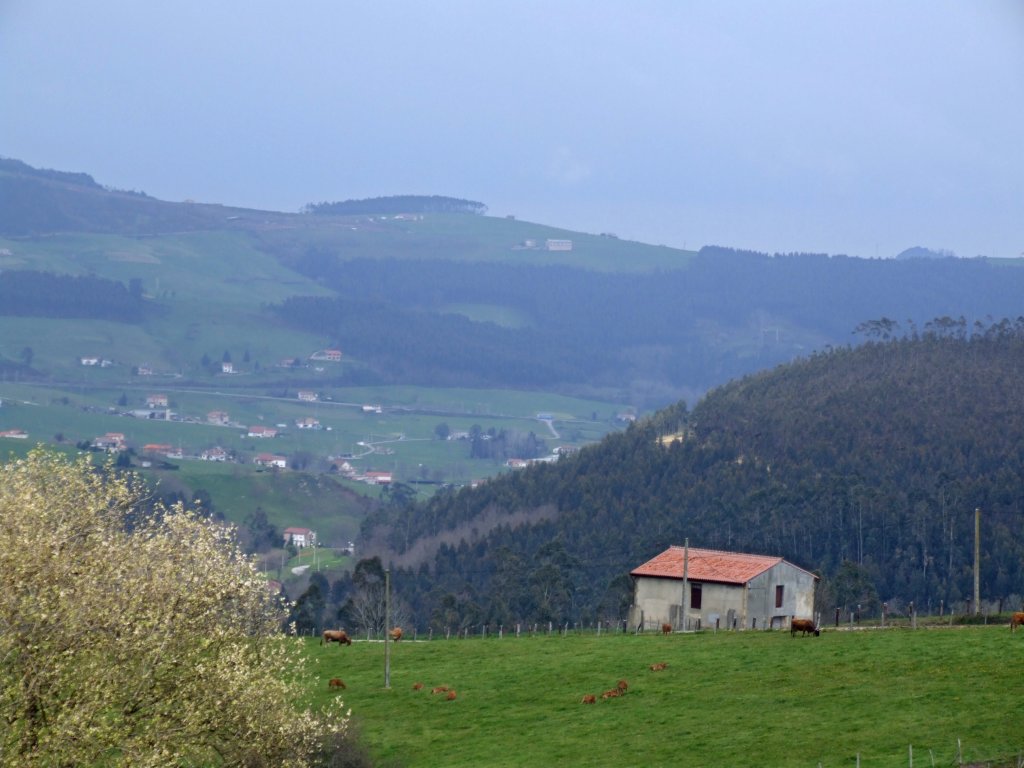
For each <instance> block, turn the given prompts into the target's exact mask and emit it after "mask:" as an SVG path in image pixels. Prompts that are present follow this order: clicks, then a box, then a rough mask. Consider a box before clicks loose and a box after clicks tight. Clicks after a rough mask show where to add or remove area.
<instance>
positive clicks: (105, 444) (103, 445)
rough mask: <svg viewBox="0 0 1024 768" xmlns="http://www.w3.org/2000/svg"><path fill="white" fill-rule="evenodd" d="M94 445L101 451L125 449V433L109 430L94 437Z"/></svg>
mask: <svg viewBox="0 0 1024 768" xmlns="http://www.w3.org/2000/svg"><path fill="white" fill-rule="evenodd" d="M92 447H93V448H96V449H97V450H100V451H109V452H115V451H123V450H124V449H125V447H126V446H125V444H124V434H123V433H121V432H107V433H106V434H105V435H100V436H99V437H96V438H93V441H92Z"/></svg>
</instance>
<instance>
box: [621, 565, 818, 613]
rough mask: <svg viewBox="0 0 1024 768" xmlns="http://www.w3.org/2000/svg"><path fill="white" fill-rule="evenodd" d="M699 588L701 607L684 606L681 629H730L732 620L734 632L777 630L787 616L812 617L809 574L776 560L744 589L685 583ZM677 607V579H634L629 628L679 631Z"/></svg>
mask: <svg viewBox="0 0 1024 768" xmlns="http://www.w3.org/2000/svg"><path fill="white" fill-rule="evenodd" d="M698 583H699V584H700V585H701V607H700V608H699V609H696V608H693V607H692V606H690V610H689V613H688V616H689V622H688V626H687V628H689V629H694V628H696V622H697V620H698V619H699V620H700V626H701V627H702V628H705V629H707V628H711V627H714V626H715V620H716V619H717V620H718V622H719V626H720V627H721V628H722V629H730V628H732V626H731V625H730V623H729V618H730V617H734V618H735V620H736V622H735V626H736V628H737V629H751V628H756V629H767V628H769V627H775V628H777V629H783V628H785V627H788V626H789V620H790V619H791V618H792V617H796V618H801V619H810V618H814V587H815V579H814V576H813V575H812V574H810V573H808V572H806V571H804V570H802V569H800V568H797V567H796V566H794V565H791V564H790V563H787V562H781V563H779V564H778V565H776V566H773V567H772V568H770V569H769V570H767V571H765V572H764V573H762V574H761V575H759V576H757V577H755V578H754V579H752V580H751V581H750V582H749V583H748V584H746V585H742V586H741V585H736V584H719V583H715V582H698V581H694V580H690V581H689V582H688V584H698ZM777 586H782V588H783V596H782V605H781V606H778V607H776V605H775V602H776V591H775V588H776V587H777ZM682 604H683V580H682V579H667V578H653V577H646V576H640V577H636V578H635V579H634V589H633V607H632V609H631V611H630V619H629V621H630V626H631V627H634V628H635V627H636V626H637V625H639V623H640V621H641V617H642V621H643V624H644V626H643V628H644V629H646V630H652V629H653V630H657V629H659V628H660V627H661V625H662V624H672V625H673V626H674V628H676V629H682V624H681V622H680V621H679V617H680V613H681V606H682Z"/></svg>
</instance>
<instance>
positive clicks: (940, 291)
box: [276, 247, 1024, 408]
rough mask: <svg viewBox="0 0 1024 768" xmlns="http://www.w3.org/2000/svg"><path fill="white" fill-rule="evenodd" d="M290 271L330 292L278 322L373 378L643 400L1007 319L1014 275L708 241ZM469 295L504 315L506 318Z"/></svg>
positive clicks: (304, 257) (311, 253) (988, 266)
mask: <svg viewBox="0 0 1024 768" xmlns="http://www.w3.org/2000/svg"><path fill="white" fill-rule="evenodd" d="M289 264H290V266H291V267H292V268H294V269H296V270H297V271H298V272H300V273H302V274H303V275H305V276H306V277H309V278H311V279H314V280H316V281H318V282H320V283H321V284H323V285H325V286H327V287H330V288H331V289H333V290H334V291H336V292H337V294H338V297H337V298H336V299H323V298H311V299H307V298H305V297H299V296H297V297H294V298H293V299H290V300H289V301H288V302H286V303H284V304H283V305H280V306H279V307H277V308H276V310H277V314H278V316H279V317H280V318H281V319H282V320H283V321H284V322H286V323H290V324H293V325H294V327H296V328H299V329H303V330H306V331H321V332H323V331H326V332H328V333H329V334H330V335H331V336H332V338H333V339H334V342H335V343H336V344H337V345H338V346H340V347H341V348H343V349H345V350H347V351H349V352H350V353H351V354H352V355H353V356H355V357H357V358H359V359H360V360H362V361H365V362H366V363H367V370H368V371H370V372H372V375H373V376H374V377H375V380H376V381H379V382H394V381H402V380H404V381H415V382H417V383H420V384H426V385H434V386H447V385H450V384H452V383H453V382H457V381H462V382H464V383H466V384H469V385H471V386H511V387H522V388H540V389H547V390H554V391H559V392H563V393H569V394H575V395H584V396H594V395H599V396H609V397H614V398H620V399H626V400H631V401H633V402H636V403H637V404H638V405H640V406H641V407H643V408H654V407H661V406H663V405H664V404H666V403H668V402H672V401H675V400H679V399H687V400H690V401H691V402H692V401H693V400H694V399H696V397H698V396H699V395H701V394H703V393H704V392H706V391H707V390H708V389H710V388H711V387H713V386H716V385H718V384H721V383H723V382H725V381H728V380H730V379H734V378H739V377H741V376H743V375H745V374H747V373H750V372H751V371H755V370H761V369H764V368H770V367H773V366H775V365H777V364H779V363H783V362H786V361H788V360H792V359H794V358H795V357H798V356H800V355H806V354H808V353H809V352H810V351H811V350H814V349H822V348H825V347H826V346H829V345H831V346H843V345H846V344H848V343H849V342H850V341H851V339H853V338H855V337H854V336H853V332H854V330H855V329H856V328H857V327H858V325H860V324H861V323H862V322H863V321H864V320H865V319H867V318H877V317H883V316H887V317H891V318H897V319H898V320H899V321H900V322H902V323H904V324H905V325H907V327H908V329H910V328H913V327H914V324H919V325H921V326H923V325H924V323H925V322H927V321H928V320H929V319H930V318H934V317H937V316H942V315H950V316H953V317H958V316H961V315H963V316H966V317H967V318H969V319H970V320H971V321H973V320H974V319H976V318H985V317H986V316H996V317H999V316H1007V315H1009V316H1013V315H1016V314H1017V312H1019V309H1020V307H1019V297H1020V296H1021V295H1024V270H1022V269H1019V268H1017V267H1013V266H1007V265H1004V264H1003V263H1000V262H994V261H989V260H984V259H972V260H965V259H929V260H925V259H908V260H903V261H893V260H888V261H885V260H867V259H853V258H847V257H842V256H836V257H828V256H825V255H823V254H789V255H781V254H779V255H775V256H770V255H768V254H763V253H751V252H742V251H734V250H731V249H726V248H716V247H707V248H703V249H701V251H700V253H699V254H698V255H697V256H696V257H695V258H693V259H690V260H689V261H688V262H687V264H686V265H685V266H683V267H681V268H679V269H675V270H664V271H660V270H659V271H656V272H637V273H629V272H623V273H609V272H604V271H598V270H586V269H578V268H574V267H568V266H562V265H551V266H532V265H529V264H511V263H482V262H477V263H462V262H455V261H452V260H448V259H445V258H443V257H442V255H438V256H436V257H434V258H430V259H426V258H425V259H422V260H415V259H388V260H381V259H366V258H349V257H348V256H347V255H346V253H345V252H344V251H343V250H337V251H335V250H332V249H328V248H321V247H316V248H313V247H311V248H309V249H307V250H306V251H305V252H304V253H303V254H301V255H298V256H295V257H293V258H291V259H289ZM467 305H470V306H475V307H480V306H487V307H492V308H498V309H502V310H504V311H505V313H506V314H507V315H509V316H511V317H514V318H515V319H516V321H517V323H516V324H514V325H513V324H509V325H507V326H506V327H500V328H499V327H497V326H496V325H495V324H494V323H490V322H481V321H479V320H477V319H476V318H473V317H469V318H468V319H467V317H463V316H455V315H459V314H460V313H465V314H467V315H471V314H472V313H471V312H470V311H468V310H465V309H464V307H466V306H467Z"/></svg>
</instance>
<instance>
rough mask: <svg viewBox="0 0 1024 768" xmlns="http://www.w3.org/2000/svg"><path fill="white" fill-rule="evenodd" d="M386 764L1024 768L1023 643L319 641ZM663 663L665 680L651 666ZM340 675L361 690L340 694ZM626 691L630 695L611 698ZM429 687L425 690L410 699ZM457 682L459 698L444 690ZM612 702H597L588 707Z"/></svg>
mask: <svg viewBox="0 0 1024 768" xmlns="http://www.w3.org/2000/svg"><path fill="white" fill-rule="evenodd" d="M308 651H309V653H310V655H311V656H312V657H314V658H315V659H316V660H317V669H318V672H319V675H320V677H319V679H316V680H311V681H310V695H311V697H313V698H314V700H315V701H327V700H328V698H329V697H331V696H332V695H341V696H342V697H343V698H344V700H345V703H346V704H347V705H348V706H350V707H351V709H352V713H353V718H354V719H355V720H356V721H357V722H358V723H359V725H360V727H361V731H362V734H363V737H364V739H365V740H366V741H367V742H368V744H369V746H370V749H371V751H372V754H373V755H374V758H375V761H376V762H377V763H379V764H383V765H391V766H403V767H404V768H416V767H417V766H437V765H444V766H461V765H465V766H470V765H472V766H481V765H486V766H533V765H559V764H566V763H572V764H577V765H580V764H584V765H588V766H623V765H645V766H662V765H687V766H741V765H750V766H754V765H757V766H808V767H809V768H813V767H814V766H817V765H819V764H820V765H822V766H824V767H825V768H827V767H828V766H840V765H850V766H852V765H855V764H856V759H857V755H858V754H859V755H860V765H862V766H867V767H871V766H906V765H909V764H910V757H911V755H910V752H911V749H912V751H913V761H914V763H913V764H914V765H918V766H928V765H956V764H957V760H958V757H959V755H958V739H959V740H960V742H961V744H962V753H961V754H962V760H963V763H964V764H969V763H976V762H977V763H980V762H981V761H997V762H995V763H988V762H985V764H995V765H1017V759H1018V755H1019V754H1020V753H1021V750H1022V749H1024V703H1022V701H1021V686H1020V682H1021V680H1022V679H1024V632H1017V633H1015V634H1014V635H1012V636H1011V633H1010V631H1009V629H1008V628H1007V627H1006V626H1005V625H1003V626H989V627H969V628H949V629H919V630H916V631H911V630H900V629H890V630H885V631H870V630H869V631H827V632H825V633H824V634H823V635H822V636H821V637H820V638H813V637H807V638H800V637H797V638H791V637H790V636H789V634H788V633H783V632H745V633H725V632H723V633H718V634H712V633H708V634H699V635H673V636H669V637H660V636H656V635H653V634H647V635H643V636H639V637H637V636H632V635H607V634H604V635H601V636H600V637H598V636H594V635H593V634H586V635H572V634H570V635H569V636H568V637H558V636H553V637H547V636H540V637H522V638H519V639H516V638H514V637H509V636H505V637H503V638H498V637H495V636H491V637H489V638H486V639H484V638H479V637H477V638H470V639H463V640H443V639H441V640H433V641H429V642H427V641H420V642H409V641H407V640H403V641H402V642H401V643H399V644H397V645H392V646H391V687H390V689H386V688H385V687H384V646H383V644H382V643H380V642H366V641H361V642H360V641H357V642H356V643H355V645H353V646H351V647H338V646H333V645H332V646H330V647H323V648H321V647H320V646H319V645H317V641H315V640H311V641H309V646H308ZM655 662H667V664H668V667H667V669H665V670H664V671H661V672H652V671H650V669H649V665H650V664H652V663H655ZM332 677H340V678H342V679H343V680H344V681H345V683H346V685H347V689H346V690H345V691H343V692H341V693H340V694H332V693H330V692H329V691H328V688H327V681H328V680H329V679H330V678H332ZM619 679H625V680H627V681H628V683H629V691H628V693H627V694H626V695H625V696H623V697H620V698H614V699H608V700H601V698H600V694H601V692H602V691H605V690H607V689H609V688H613V687H614V686H615V684H616V682H617V681H618V680H619ZM415 682H422V683H423V684H424V686H425V687H424V688H423V689H422V690H418V691H416V690H413V684H414V683H415ZM439 685H448V686H451V687H452V688H454V689H455V690H456V691H457V698H456V699H455V700H454V701H447V700H445V699H444V696H443V695H441V694H438V695H432V694H431V693H430V688H432V687H434V686H439ZM587 693H593V694H597V695H598V701H597V703H596V704H594V705H585V704H581V703H580V699H581V697H582V696H583V695H584V694H587Z"/></svg>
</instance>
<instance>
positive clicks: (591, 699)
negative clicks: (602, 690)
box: [580, 693, 597, 704]
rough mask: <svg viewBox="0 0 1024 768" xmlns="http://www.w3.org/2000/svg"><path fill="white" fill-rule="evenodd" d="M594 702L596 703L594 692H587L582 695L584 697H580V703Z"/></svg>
mask: <svg viewBox="0 0 1024 768" xmlns="http://www.w3.org/2000/svg"><path fill="white" fill-rule="evenodd" d="M596 703H597V697H596V696H595V695H594V694H592V693H588V694H586V695H584V697H583V698H582V699H580V704H596Z"/></svg>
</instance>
